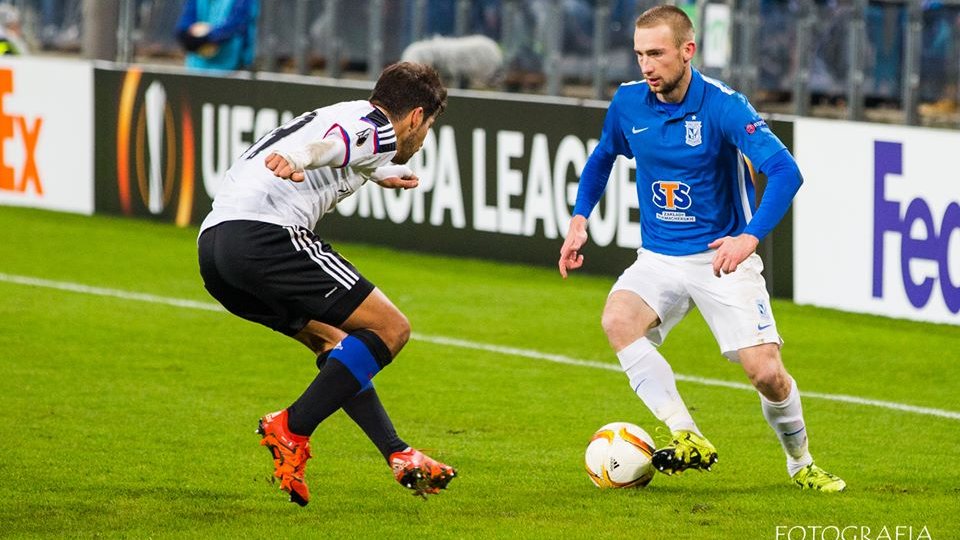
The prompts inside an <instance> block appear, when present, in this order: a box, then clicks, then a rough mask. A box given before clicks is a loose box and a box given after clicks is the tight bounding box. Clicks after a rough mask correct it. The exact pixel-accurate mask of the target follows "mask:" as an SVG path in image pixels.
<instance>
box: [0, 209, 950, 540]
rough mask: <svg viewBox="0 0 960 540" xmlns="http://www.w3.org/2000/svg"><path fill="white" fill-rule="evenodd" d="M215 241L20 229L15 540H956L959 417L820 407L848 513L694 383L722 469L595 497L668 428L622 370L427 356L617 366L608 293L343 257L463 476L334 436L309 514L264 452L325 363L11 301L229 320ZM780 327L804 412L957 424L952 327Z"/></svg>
mask: <svg viewBox="0 0 960 540" xmlns="http://www.w3.org/2000/svg"><path fill="white" fill-rule="evenodd" d="M195 236H196V230H195V229H185V230H184V229H177V228H174V227H172V226H169V225H163V224H157V223H150V222H143V221H128V220H122V219H117V218H107V217H93V218H88V217H81V216H72V215H64V214H57V213H51V212H42V211H37V210H25V209H17V208H7V207H4V208H0V274H2V275H0V404H2V408H0V410H2V412H3V418H4V421H3V422H0V457H2V459H0V536H10V537H17V538H21V537H60V536H110V537H115V536H116V537H131V538H145V537H195V538H210V537H224V538H236V537H244V538H265V537H275V536H283V537H287V538H447V537H452V538H503V537H510V538H650V539H653V538H668V539H683V538H698V539H701V538H702V539H715V538H770V539H778V538H787V536H785V534H786V532H788V531H789V528H790V527H803V528H805V529H802V530H801V529H799V528H798V529H795V530H794V531H793V533H792V536H790V538H792V539H793V540H799V539H800V538H805V539H813V538H817V539H820V538H828V539H833V538H835V536H834V534H835V533H834V532H833V531H834V529H831V528H829V527H835V528H836V530H837V531H839V530H841V529H844V528H846V529H845V532H844V534H845V536H843V538H844V539H845V540H852V539H854V538H857V539H860V540H863V539H865V538H871V539H872V538H878V537H879V538H883V536H877V535H878V534H882V531H883V530H886V531H887V534H888V535H889V536H888V537H889V538H918V537H923V536H920V535H921V534H923V533H924V531H926V533H927V534H928V535H929V536H927V537H929V538H937V539H940V538H960V518H958V517H957V508H958V501H960V474H958V470H960V469H958V468H957V465H958V457H960V453H958V450H957V449H958V441H960V419H958V418H956V416H954V417H952V418H951V417H940V416H935V415H931V414H922V413H917V412H907V411H902V410H894V409H890V408H883V407H877V406H873V405H864V404H855V403H845V402H837V401H832V400H829V399H824V398H822V397H813V396H810V397H807V398H805V399H804V410H805V413H806V419H807V424H808V428H809V432H810V440H811V449H812V451H813V454H814V456H815V457H816V458H817V461H818V463H819V464H821V465H822V466H823V467H825V468H827V469H828V470H830V471H832V472H835V473H837V474H839V475H841V476H842V477H844V478H845V479H846V481H847V483H848V490H847V492H846V493H843V494H840V495H833V496H830V495H822V494H817V493H809V492H801V491H799V490H797V489H795V488H793V487H792V486H791V485H789V484H788V483H787V480H788V479H787V476H786V473H785V469H784V463H783V461H784V460H783V455H782V452H781V450H780V447H779V445H778V443H777V441H776V438H775V436H774V434H773V433H772V432H771V430H770V429H769V427H767V425H766V423H765V422H764V420H763V418H762V416H761V414H760V407H759V403H758V398H757V395H756V394H755V393H754V392H751V391H747V390H744V389H738V388H727V387H722V386H710V385H704V384H700V383H696V382H692V381H681V382H680V383H679V388H680V391H681V392H682V393H683V395H684V397H685V399H686V401H687V404H688V405H689V406H690V407H691V408H692V409H693V414H694V417H695V418H696V419H697V421H698V423H699V425H700V427H701V428H702V429H703V430H704V432H705V434H706V435H707V436H708V437H709V438H710V439H711V440H712V442H713V443H714V444H715V445H716V446H717V448H718V450H719V453H720V462H719V463H718V464H717V466H716V467H714V471H713V472H711V473H697V472H688V473H686V474H684V475H682V476H680V477H675V478H671V477H665V476H662V475H658V476H657V477H655V478H654V480H653V482H652V483H651V484H650V486H649V487H647V488H645V489H636V490H620V491H617V490H598V489H596V488H595V487H593V485H592V484H591V483H590V481H589V480H588V478H587V475H586V473H585V472H584V468H583V464H582V459H583V450H584V448H585V447H586V443H587V439H588V438H589V436H590V435H591V434H592V432H593V431H594V430H595V429H596V428H598V427H599V426H601V425H602V424H605V423H607V422H611V421H617V420H624V421H631V422H634V423H637V424H639V425H641V426H642V427H644V428H646V429H647V430H648V431H651V433H653V432H654V431H655V429H654V428H655V427H656V426H657V422H656V421H655V419H654V418H653V417H652V416H651V415H650V413H649V412H647V410H646V409H645V407H644V406H643V404H642V403H641V402H640V401H639V400H638V399H637V398H636V396H634V395H633V394H632V392H631V391H630V389H629V387H628V385H627V384H626V379H625V378H624V376H623V375H622V374H621V373H618V372H617V371H615V370H605V369H597V368H596V367H590V366H586V365H564V364H558V363H552V362H548V361H544V360H538V359H534V358H529V357H525V356H518V355H510V354H504V353H502V352H495V351H489V350H481V349H477V348H464V347H459V346H452V345H442V344H438V343H436V342H432V341H429V340H427V339H417V338H416V335H419V336H443V337H448V338H455V339H460V340H467V341H470V342H473V343H479V344H488V345H496V346H503V347H515V348H523V349H528V350H534V351H539V352H541V353H546V354H555V355H563V356H566V357H570V358H575V359H581V360H590V361H595V362H604V363H607V364H610V365H615V363H616V358H615V357H614V356H613V354H612V353H611V352H610V351H609V349H608V346H607V344H606V340H605V339H604V337H603V334H602V331H601V329H600V325H599V317H600V310H601V308H602V305H603V301H604V298H605V296H606V294H607V290H608V288H609V286H610V284H611V282H612V278H610V277H597V276H585V275H575V276H573V277H572V278H571V279H570V280H568V281H566V282H564V281H562V280H561V279H560V278H559V276H558V275H557V273H556V271H555V270H550V269H549V268H528V267H522V266H516V265H501V264H495V263H490V262H483V261H473V260H464V259H452V258H441V257H433V256H424V255H419V254H410V253H402V252H395V251H392V250H389V249H384V248H380V247H369V246H361V245H354V244H348V243H339V242H335V243H334V245H335V246H336V247H337V248H338V249H339V250H340V251H341V252H342V253H343V254H344V255H346V256H347V257H349V258H350V259H351V260H352V261H353V262H354V263H355V264H356V265H357V266H358V267H359V268H360V269H361V270H362V271H363V272H364V274H365V275H367V276H368V277H369V278H370V279H371V280H372V281H373V282H374V283H376V284H378V285H379V286H380V287H381V288H382V289H383V290H384V291H385V292H386V293H387V295H388V296H390V297H391V298H392V299H393V300H394V302H395V303H396V304H397V305H398V306H399V307H400V308H401V309H402V310H403V311H404V312H405V313H406V314H407V315H408V316H409V318H410V320H411V322H412V325H413V328H414V332H415V338H414V339H413V340H411V342H410V343H409V344H408V345H407V347H406V349H405V350H404V351H403V353H402V354H401V355H400V357H399V358H398V359H397V360H396V361H395V362H394V363H393V365H391V366H390V367H389V368H388V369H386V370H385V371H384V372H383V373H382V374H380V376H378V378H377V380H376V385H377V387H378V389H379V391H380V393H381V396H382V398H383V400H384V403H385V405H386V406H387V408H388V410H389V411H390V412H391V414H392V416H393V419H394V421H395V423H396V426H397V429H398V431H399V432H400V435H401V436H402V437H403V438H404V439H405V440H406V441H407V442H409V443H411V444H413V445H415V446H418V447H420V448H422V449H424V450H426V451H428V452H429V453H431V454H432V455H434V456H435V457H437V458H438V459H441V460H443V461H446V462H448V463H450V464H452V465H454V466H456V467H457V468H458V469H459V471H460V477H459V478H457V479H456V480H455V481H453V482H452V483H451V484H450V487H449V489H448V490H446V491H445V492H443V493H441V494H440V495H438V496H434V497H431V498H430V499H429V500H427V501H421V500H419V499H417V498H414V497H412V496H411V495H410V494H409V492H407V491H406V490H404V489H402V488H401V487H400V486H399V485H397V484H396V483H395V482H394V480H393V478H392V476H391V474H390V471H389V470H388V468H387V467H386V465H385V463H384V462H383V460H382V458H381V457H380V456H379V454H378V453H377V452H376V450H375V449H374V447H373V445H372V444H370V442H369V441H368V440H367V439H366V438H365V436H364V435H363V434H362V432H361V431H360V430H359V429H358V428H357V427H356V426H354V425H353V424H352V423H351V422H350V421H349V419H348V418H347V417H346V416H345V415H344V414H343V413H337V414H335V415H334V416H333V417H331V418H330V419H328V421H327V422H325V423H323V424H322V425H321V426H320V428H319V429H318V431H317V432H316V433H315V435H314V437H313V443H312V444H313V448H314V454H315V457H314V459H313V460H311V462H310V465H309V467H308V469H307V480H308V483H309V485H310V488H311V491H312V494H313V499H312V502H311V503H310V505H309V506H307V507H306V508H300V507H297V506H295V505H292V504H290V503H288V502H286V500H285V499H286V498H285V496H284V494H283V493H281V492H280V491H279V490H278V489H277V487H276V486H275V485H271V484H270V483H269V477H270V470H271V465H270V459H269V456H268V455H267V452H266V451H265V450H264V449H262V448H261V447H259V446H258V440H259V439H258V437H257V436H256V435H255V434H254V429H255V427H256V420H257V418H258V417H259V416H260V415H261V414H263V413H266V412H269V411H273V410H276V409H279V408H281V407H284V406H286V405H288V404H289V403H290V402H291V401H292V400H293V399H295V397H296V396H297V395H299V392H300V391H301V390H302V389H303V388H304V387H305V386H306V385H307V384H308V382H309V381H310V380H311V379H312V377H313V375H314V373H315V367H314V364H313V358H312V357H311V355H310V354H309V352H308V351H307V350H306V349H305V348H303V347H302V346H300V345H299V344H297V343H295V342H293V341H292V340H289V339H286V338H284V337H283V336H281V335H279V334H275V333H273V332H271V331H269V330H266V329H264V328H261V327H258V326H257V325H254V324H251V323H248V322H246V321H243V320H240V319H238V318H236V317H234V316H232V315H229V314H227V313H224V312H217V311H210V310H204V309H196V308H190V307H177V306H172V305H166V304H158V303H151V302H145V301H140V300H133V299H123V298H117V297H110V296H103V295H98V294H90V293H89V292H87V293H84V292H73V291H66V290H59V289H54V288H49V287H42V286H33V285H27V284H23V283H19V282H16V280H17V279H19V278H18V277H16V276H27V277H30V278H38V279H44V280H52V281H57V282H65V283H73V284H81V285H85V286H90V287H102V288H110V289H116V290H122V291H128V292H135V293H145V294H150V295H156V296H160V297H168V298H179V299H188V300H193V301H197V302H204V303H209V302H212V299H210V298H209V297H208V296H207V294H206V292H205V291H204V290H203V287H202V285H201V282H200V279H199V276H198V273H197V270H196V252H195ZM558 249H559V244H558ZM552 262H553V261H545V264H547V265H549V264H552ZM587 264H589V260H588V261H587ZM859 285H862V284H859ZM859 285H858V284H851V286H859ZM774 312H775V315H776V316H777V320H778V325H779V327H780V329H781V331H782V332H783V334H784V337H785V339H786V341H787V344H786V346H785V348H784V358H785V361H786V364H787V367H788V369H790V371H791V372H792V374H793V375H794V376H795V377H796V378H797V380H798V382H799V385H800V390H801V392H804V391H806V392H812V393H817V394H842V395H848V396H857V397H860V398H864V399H873V400H882V401H885V402H893V403H901V404H906V405H913V406H918V407H928V408H935V409H939V410H943V411H953V412H957V411H960V391H958V389H960V329H958V328H957V327H952V326H944V325H931V324H922V323H916V322H906V321H896V320H890V319H885V318H880V317H869V316H860V315H852V314H845V313H839V312H836V311H830V310H822V309H816V308H811V307H804V306H796V305H794V304H792V303H789V302H783V301H775V302H774ZM663 352H664V355H665V356H666V357H667V358H668V359H669V360H670V361H671V363H672V364H673V366H674V369H675V371H676V372H677V373H678V374H682V375H687V376H691V377H703V378H708V379H717V380H722V381H731V382H738V383H744V382H746V379H745V377H744V375H743V373H742V371H741V370H740V368H739V366H737V365H735V364H730V363H728V362H726V361H725V360H723V359H722V357H721V356H720V354H719V352H718V351H717V348H716V345H715V343H714V342H713V339H712V337H711V336H710V334H709V332H708V330H707V328H706V326H705V324H704V323H703V321H702V320H701V319H700V318H699V316H696V315H694V316H691V317H690V318H688V319H687V320H686V321H684V322H683V323H682V324H681V325H680V326H679V327H678V328H676V330H675V331H674V332H673V333H672V334H671V336H670V338H669V339H668V341H667V343H666V344H665V345H664V347H663ZM813 527H821V529H813ZM824 527H827V528H824ZM849 527H856V531H854V529H849ZM863 527H866V528H869V529H870V531H872V532H869V533H868V534H870V536H866V535H864V532H865V531H864V529H863ZM895 527H900V529H895ZM814 530H819V531H820V533H819V535H817V533H815V532H813V531H814ZM894 531H899V534H901V536H895V535H894V534H895V532H894ZM908 531H909V532H910V534H912V536H909V537H908V536H906V534H907V533H908ZM801 532H804V534H805V536H804V537H801V536H800V534H801ZM855 533H856V534H859V535H860V536H853V534H855Z"/></svg>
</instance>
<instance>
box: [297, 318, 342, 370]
mask: <svg viewBox="0 0 960 540" xmlns="http://www.w3.org/2000/svg"><path fill="white" fill-rule="evenodd" d="M345 337H347V333H346V332H344V331H343V330H341V329H339V328H337V327H335V326H330V325H329V324H325V323H322V322H320V321H309V322H308V323H307V326H305V327H304V328H303V330H300V332H298V333H297V334H296V335H294V336H293V339H295V340H297V341H299V342H300V343H303V344H304V345H306V346H307V348H308V349H310V350H311V351H313V354H315V355H321V354H324V353H326V352H329V351H330V350H331V349H333V347H334V346H335V345H336V344H337V343H340V342H341V341H343V338H345ZM324 358H326V357H325V356H324ZM317 367H319V365H318V366H317Z"/></svg>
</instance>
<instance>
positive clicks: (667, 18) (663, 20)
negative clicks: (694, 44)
mask: <svg viewBox="0 0 960 540" xmlns="http://www.w3.org/2000/svg"><path fill="white" fill-rule="evenodd" d="M661 24H665V25H667V26H669V27H670V29H671V30H673V39H674V42H675V43H676V44H677V47H680V46H682V45H683V44H684V43H687V42H689V41H693V38H694V33H693V21H691V20H690V17H688V16H687V14H686V13H684V11H683V10H682V9H680V8H678V7H676V6H669V5H663V6H654V7H652V8H650V9H648V10H646V11H644V12H643V13H641V14H640V16H639V17H637V24H636V27H637V28H652V27H654V26H658V25H661Z"/></svg>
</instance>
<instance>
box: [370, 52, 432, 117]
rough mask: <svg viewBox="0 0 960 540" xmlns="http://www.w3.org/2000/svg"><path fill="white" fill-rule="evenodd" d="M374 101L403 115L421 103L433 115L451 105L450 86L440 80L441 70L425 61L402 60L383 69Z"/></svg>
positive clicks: (372, 97)
mask: <svg viewBox="0 0 960 540" xmlns="http://www.w3.org/2000/svg"><path fill="white" fill-rule="evenodd" d="M370 102H371V103H374V104H376V105H379V106H381V107H383V108H384V109H386V110H387V112H388V113H390V114H391V115H393V116H397V117H403V116H405V115H406V114H407V113H408V112H410V111H412V110H413V109H415V108H417V107H423V115H424V117H425V118H430V117H431V116H433V115H434V114H437V115H439V114H440V113H442V112H443V110H444V109H446V108H447V89H446V88H444V87H443V83H442V82H440V76H439V75H438V74H437V71H436V70H435V69H433V68H432V67H430V66H427V65H425V64H415V63H412V62H398V63H396V64H392V65H389V66H387V68H386V69H384V70H383V72H382V73H380V78H379V79H377V84H376V86H374V87H373V93H372V94H370Z"/></svg>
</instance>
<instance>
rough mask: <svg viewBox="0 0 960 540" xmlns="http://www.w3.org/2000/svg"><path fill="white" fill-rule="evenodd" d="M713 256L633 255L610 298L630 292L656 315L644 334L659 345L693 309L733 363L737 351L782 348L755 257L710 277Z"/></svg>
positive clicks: (641, 252) (757, 259)
mask: <svg viewBox="0 0 960 540" xmlns="http://www.w3.org/2000/svg"><path fill="white" fill-rule="evenodd" d="M713 254H714V251H706V252H703V253H697V254H695V255H684V256H679V257H676V256H670V255H661V254H659V253H653V252H652V251H647V250H645V249H643V248H640V249H639V250H637V261H636V262H635V263H633V264H632V265H631V266H630V267H629V268H627V269H626V270H624V271H623V274H621V276H620V278H619V279H617V282H616V283H614V285H613V288H612V289H611V290H610V293H611V294H613V293H614V292H616V291H621V290H625V291H632V292H634V293H636V294H637V295H639V296H640V298H643V300H644V301H645V302H646V303H647V305H649V306H650V307H651V308H653V310H654V311H655V312H656V313H657V315H658V316H659V318H660V321H661V322H660V324H659V325H658V326H657V327H655V328H653V329H651V330H650V331H649V332H648V333H647V338H648V339H649V340H650V341H651V342H652V343H653V344H654V345H657V346H659V345H661V344H662V343H663V340H664V339H666V337H667V334H668V333H669V332H670V330H671V329H672V328H673V327H674V326H676V324H677V323H679V322H680V320H681V319H683V317H684V316H685V315H686V314H687V313H689V312H690V310H691V309H693V306H694V305H696V306H697V308H699V310H700V313H701V315H703V318H704V320H706V322H707V325H708V326H710V330H711V331H712V332H713V336H714V338H715V339H716V340H717V344H718V345H719V346H720V352H721V353H722V354H723V355H724V356H725V357H727V358H728V359H730V360H732V361H734V362H736V361H738V360H739V358H740V356H739V353H738V351H739V350H740V349H744V348H746V347H752V346H754V345H760V344H763V343H776V344H777V345H782V344H783V340H782V339H780V334H779V333H778V332H777V323H776V321H775V320H774V318H773V312H772V311H771V309H770V295H769V294H767V287H766V282H765V281H764V279H763V275H761V272H762V271H763V261H761V260H760V257H759V256H758V255H757V254H756V253H754V254H752V255H750V256H749V257H748V258H747V259H746V260H745V261H743V262H742V263H741V264H740V266H738V267H737V270H736V271H734V272H733V273H731V274H721V277H719V278H718V277H716V276H715V275H713V264H712V261H713Z"/></svg>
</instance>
